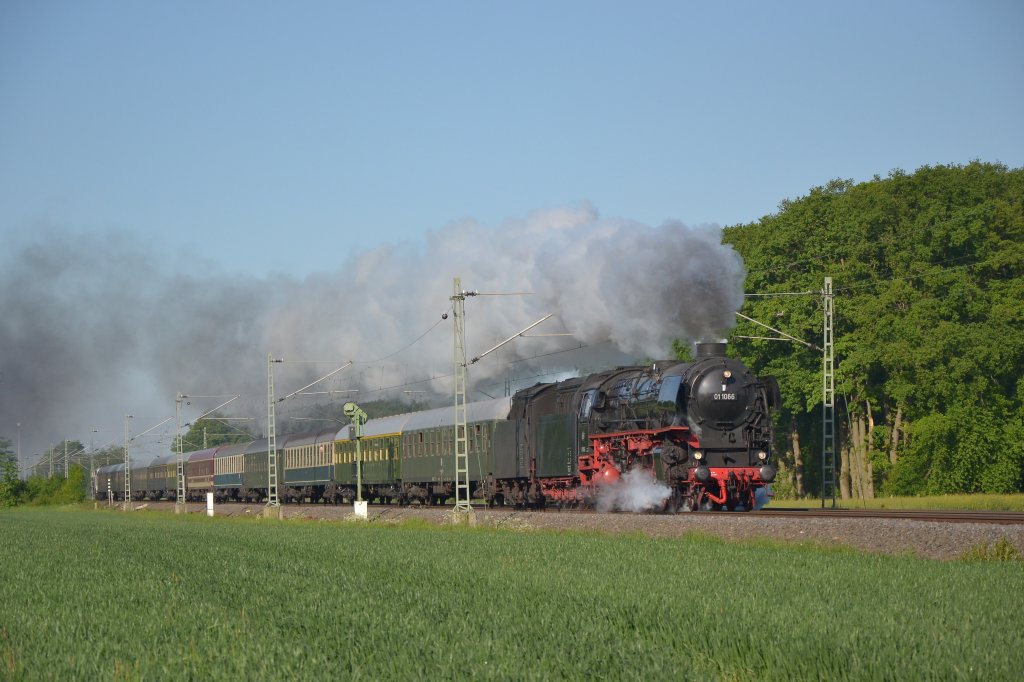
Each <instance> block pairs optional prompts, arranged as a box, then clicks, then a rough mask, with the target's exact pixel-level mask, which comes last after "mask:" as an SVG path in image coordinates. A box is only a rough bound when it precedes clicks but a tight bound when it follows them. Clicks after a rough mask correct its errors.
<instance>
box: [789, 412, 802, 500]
mask: <svg viewBox="0 0 1024 682" xmlns="http://www.w3.org/2000/svg"><path fill="white" fill-rule="evenodd" d="M789 441H790V443H791V444H792V446H793V488H794V489H795V491H796V495H797V497H803V496H804V459H803V456H802V455H801V454H800V432H799V431H797V428H796V417H795V416H794V417H792V418H791V419H790V422H789Z"/></svg>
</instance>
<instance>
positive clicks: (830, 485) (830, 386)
mask: <svg viewBox="0 0 1024 682" xmlns="http://www.w3.org/2000/svg"><path fill="white" fill-rule="evenodd" d="M822 302H823V306H822V309H823V310H824V313H825V324H824V337H823V339H822V341H823V343H822V348H823V350H824V353H823V358H822V369H821V381H822V388H821V441H822V443H821V508H822V509H824V508H825V500H827V499H829V498H831V500H832V508H833V509H835V506H836V375H835V347H834V345H833V344H834V335H833V330H834V322H835V320H834V302H833V298H832V278H831V277H826V278H825V287H824V289H823V290H822Z"/></svg>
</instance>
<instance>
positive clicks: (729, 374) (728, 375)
mask: <svg viewBox="0 0 1024 682" xmlns="http://www.w3.org/2000/svg"><path fill="white" fill-rule="evenodd" d="M722 376H723V377H725V378H726V379H728V378H729V377H731V376H732V372H730V371H729V370H725V371H724V372H722Z"/></svg>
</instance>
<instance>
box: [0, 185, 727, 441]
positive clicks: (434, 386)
mask: <svg viewBox="0 0 1024 682" xmlns="http://www.w3.org/2000/svg"><path fill="white" fill-rule="evenodd" d="M33 234H34V235H35V236H32V237H23V242H22V244H21V245H20V246H19V245H18V244H12V245H13V248H10V249H8V250H7V251H6V252H5V254H4V256H0V261H2V262H0V268H2V270H0V347H2V348H3V350H4V352H3V354H2V355H0V435H4V436H7V437H8V438H12V436H13V433H10V432H9V431H10V429H13V426H14V422H15V421H21V422H22V424H23V427H22V436H23V452H26V453H28V452H41V451H42V450H44V449H45V448H46V446H47V444H48V443H49V442H51V441H54V442H55V441H58V440H60V439H63V438H80V439H83V440H88V438H87V436H85V435H84V434H88V433H89V432H90V431H91V430H92V428H93V427H95V426H99V427H100V430H101V433H103V434H106V435H107V436H108V437H113V436H115V435H116V434H117V433H118V432H119V430H120V420H121V419H122V417H123V415H124V414H125V413H126V411H131V412H140V411H142V412H146V413H152V414H173V409H174V404H173V398H174V395H175V393H176V392H178V391H181V392H186V393H188V392H199V393H204V394H212V393H217V394H220V393H229V394H233V393H242V394H243V401H240V405H241V407H240V409H242V410H243V411H244V412H245V413H246V414H247V415H249V416H257V417H261V416H264V415H265V414H266V405H265V402H266V356H267V353H268V352H270V353H273V354H274V355H275V356H279V357H284V358H285V359H291V360H326V361H330V360H336V361H339V365H336V366H340V364H341V363H343V362H344V361H347V360H355V361H356V365H354V366H353V367H352V368H351V369H349V370H346V371H345V372H342V373H340V374H339V375H338V376H337V377H335V378H333V379H331V380H330V381H329V382H325V383H326V385H322V386H318V387H317V388H316V389H311V390H329V389H337V390H342V389H357V388H358V389H361V390H362V391H363V393H361V394H360V397H361V398H362V399H373V398H375V397H378V396H379V394H376V393H374V394H371V395H367V394H366V391H369V390H374V391H376V390H377V389H379V388H387V387H389V386H391V387H394V386H398V388H397V389H396V391H395V392H396V393H398V394H399V395H401V393H400V391H401V390H402V388H403V387H406V388H412V389H416V390H425V391H429V392H431V393H432V394H433V395H435V396H438V397H439V396H442V395H447V394H448V393H449V392H450V390H451V384H450V383H449V381H447V380H444V379H442V380H437V377H444V376H447V375H450V374H451V373H452V367H451V364H452V329H451V319H450V317H449V319H448V320H447V321H446V322H440V318H441V315H442V313H445V312H447V311H448V310H449V307H450V301H449V298H450V296H451V295H452V279H453V277H456V276H458V277H461V278H462V283H463V286H464V287H465V288H466V289H475V290H478V291H481V292H491V293H509V292H533V295H530V296H502V297H493V298H488V297H478V298H471V299H468V300H467V301H466V336H467V352H468V353H469V354H470V356H471V357H472V356H473V355H476V354H479V353H480V352H482V351H483V350H485V349H487V348H489V347H491V346H492V345H494V344H496V343H497V342H499V341H502V340H504V339H505V338H507V337H508V336H510V335H512V334H514V333H515V332H517V331H518V330H520V329H522V328H524V327H526V326H527V325H529V324H530V323H532V322H534V321H536V320H538V319H540V318H541V317H543V316H544V315H546V314H549V313H553V314H554V315H555V318H553V319H552V320H550V321H549V322H546V323H545V324H544V325H542V326H541V327H538V328H537V330H535V333H537V334H543V333H555V332H569V333H571V334H572V335H573V336H574V337H575V338H573V339H570V338H568V337H531V338H519V339H516V340H515V342H513V343H510V344H508V345H506V346H505V347H504V348H502V349H501V351H499V352H498V353H495V354H493V355H491V356H488V357H487V358H485V359H484V360H483V361H481V362H480V363H478V364H475V365H472V366H471V369H470V379H471V382H472V385H473V386H475V387H479V388H480V389H483V390H487V389H488V387H490V390H491V391H497V392H499V393H500V392H501V391H502V384H503V382H504V377H505V376H506V373H508V372H509V371H510V369H509V368H510V367H511V373H512V375H513V377H518V378H526V377H537V378H535V379H530V380H528V381H527V383H534V381H538V380H548V378H547V377H540V376H539V375H540V374H541V373H542V372H552V371H559V370H562V371H566V370H568V371H571V370H575V369H579V370H581V371H593V370H598V369H603V368H604V367H606V366H608V365H611V364H623V363H627V362H631V361H633V360H636V359H639V358H643V357H650V358H664V357H666V356H668V355H669V354H670V352H671V343H672V341H673V340H674V339H677V338H681V339H687V340H690V341H697V340H705V339H715V338H719V337H721V336H723V335H724V334H725V333H726V332H727V330H728V329H729V328H730V327H731V326H732V325H733V321H734V312H735V311H736V310H737V309H738V308H739V307H740V305H741V303H742V297H743V291H742V284H743V279H744V270H743V264H742V261H741V259H740V258H739V256H738V255H737V254H736V252H735V251H734V250H733V249H732V248H731V247H730V246H728V245H723V244H722V243H721V231H720V229H719V228H718V227H716V226H699V227H687V226H685V225H683V224H681V223H678V222H668V223H665V224H663V225H661V226H660V227H651V226H648V225H644V224H641V223H636V222H632V221H628V220H622V219H601V218H600V217H599V216H598V215H597V213H596V211H594V209H593V208H592V207H590V206H587V205H585V206H581V207H576V208H566V209H555V210H545V211H538V212H536V213H534V214H532V215H530V216H528V217H527V218H525V219H521V220H510V221H508V222H506V223H504V224H503V225H501V226H499V227H493V226H487V225H483V224H480V223H478V222H475V221H471V220H464V221H460V222H455V223H452V224H449V225H446V226H444V227H442V228H441V229H438V230H436V231H433V232H430V233H428V234H427V236H426V238H425V240H424V242H423V243H420V244H413V245H400V246H399V245H394V246H387V247H381V248H377V249H373V250H370V251H367V252H363V253H348V254H347V255H346V257H344V258H339V263H340V265H339V268H338V269H337V270H336V271H334V272H325V273H317V274H313V275H309V276H306V277H305V278H303V279H296V278H294V277H290V276H284V275H277V276H272V277H269V278H255V277H251V278H249V277H244V276H242V277H240V276H238V275H234V274H232V275H228V274H225V273H224V272H223V271H221V270H220V269H219V268H218V266H216V265H214V264H210V263H205V264H202V265H201V266H200V267H197V266H196V264H195V263H194V262H193V263H184V264H182V263H172V262H170V259H168V257H167V256H166V254H156V253H151V252H147V250H146V249H145V248H144V244H143V243H142V241H141V240H140V239H138V238H135V237H133V236H131V235H130V234H123V233H121V234H107V235H103V236H102V237H83V236H77V235H75V234H69V233H67V232H65V231H55V230H50V231H35V232H34V233H33ZM342 244H344V241H343V240H342V239H341V238H340V237H339V240H338V245H337V248H338V249H339V252H342V253H343V251H342V250H341V245H342ZM324 248H331V245H324ZM282 267H285V268H287V267H288V264H282ZM301 267H302V264H301V263H296V264H295V265H294V268H295V269H296V270H300V269H301ZM182 273H187V274H182ZM435 325H436V326H435ZM428 329H432V331H430V333H427V334H425V335H424V336H423V338H422V339H420V340H419V341H417V342H416V343H413V341H416V339H417V337H419V336H420V335H421V334H423V333H424V332H426V331H427V330H428ZM532 333H534V332H532ZM532 333H531V334H532ZM581 344H582V345H584V346H585V347H586V348H585V349H584V350H581V351H577V352H573V353H559V351H564V350H566V349H567V348H576V347H578V346H579V345H581ZM398 351H401V352H398ZM509 363H514V364H509ZM332 369H334V367H332V366H330V365H329V364H326V365H324V366H298V365H292V366H283V367H282V368H281V369H280V371H279V373H278V379H277V382H276V383H277V388H278V395H284V394H285V393H287V392H288V391H290V390H294V389H295V388H297V387H299V386H301V385H303V383H305V382H307V381H311V380H312V379H314V378H316V377H317V376H322V375H323V374H326V373H327V372H329V371H330V370H332ZM413 382H420V383H416V384H413ZM417 397H420V398H423V397H428V398H429V397H430V394H428V395H426V396H417ZM482 397H483V395H482V394H481V393H474V394H473V395H472V396H471V399H480V398H482ZM246 400H247V401H248V402H245V401H246ZM259 424H260V428H262V427H263V422H262V421H261V422H259ZM100 438H101V440H102V439H103V436H101V437H100ZM12 440H13V438H12Z"/></svg>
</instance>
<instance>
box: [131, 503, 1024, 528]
mask: <svg viewBox="0 0 1024 682" xmlns="http://www.w3.org/2000/svg"><path fill="white" fill-rule="evenodd" d="M118 504H119V505H120V504H123V503H118ZM134 505H135V507H136V508H151V509H173V508H174V503H173V502H166V501H161V502H136V503H134ZM217 507H218V508H219V509H223V508H225V507H227V508H233V509H235V510H242V509H248V510H252V511H254V512H255V511H258V510H261V509H262V508H263V504H256V503H244V502H226V503H222V504H218V505H217ZM204 508H205V506H204V505H200V504H199V503H195V502H192V503H189V505H188V509H189V511H190V512H200V511H202V510H203V509H204ZM283 508H284V509H285V510H286V511H287V510H295V511H299V510H301V511H303V512H306V513H312V514H314V515H315V514H316V511H317V510H323V511H327V510H332V511H333V513H332V514H330V515H332V516H333V515H334V513H344V512H345V510H346V509H348V510H349V511H351V505H345V504H341V505H322V504H318V505H310V504H301V505H295V504H287V505H284V507H283ZM450 509H451V505H442V506H416V505H414V506H409V507H399V506H398V505H394V504H392V505H384V504H371V505H369V510H370V511H371V512H376V513H380V512H383V511H386V510H395V511H398V510H402V511H410V512H415V511H418V510H433V511H442V512H443V511H448V510H450ZM474 509H475V510H476V511H477V512H488V513H492V514H510V515H511V514H515V515H534V514H544V515H547V514H555V515H567V516H569V515H579V514H583V515H590V514H596V513H598V512H597V511H596V510H593V509H561V510H560V509H555V508H548V509H544V510H530V509H514V508H513V507H511V506H506V507H494V508H491V509H488V508H487V507H485V506H483V505H476V506H475V507H474ZM618 513H622V514H625V515H629V516H633V515H634V514H631V513H630V512H618ZM692 514H693V515H694V516H708V517H726V518H735V519H742V518H763V517H779V518H788V519H801V518H820V519H901V520H904V521H908V520H909V521H930V522H935V523H978V524H990V525H1024V512H1010V511H980V510H970V511H967V510H956V511H953V510H937V509H928V510H925V509H816V508H813V507H769V508H766V509H759V510H757V511H752V512H750V513H749V514H748V513H744V512H727V511H701V512H692ZM684 515H688V514H680V516H684ZM654 516H661V517H662V518H664V515H660V514H654Z"/></svg>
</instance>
